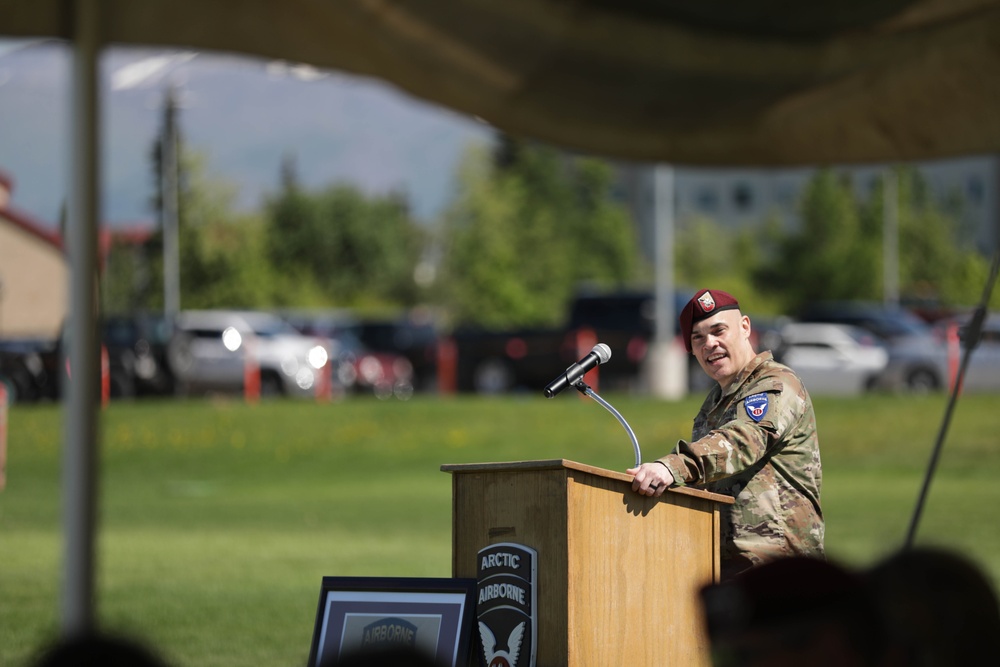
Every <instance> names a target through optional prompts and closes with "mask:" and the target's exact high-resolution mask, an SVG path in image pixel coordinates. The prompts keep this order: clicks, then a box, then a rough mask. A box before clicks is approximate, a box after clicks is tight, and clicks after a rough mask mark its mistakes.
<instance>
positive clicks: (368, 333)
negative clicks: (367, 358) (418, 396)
mask: <svg viewBox="0 0 1000 667" xmlns="http://www.w3.org/2000/svg"><path fill="white" fill-rule="evenodd" d="M347 328H348V329H349V330H350V331H352V332H353V333H354V335H355V336H356V337H357V339H358V340H359V341H360V342H361V343H362V344H363V345H364V346H365V348H367V349H368V350H370V351H371V352H375V353H385V354H391V355H400V356H403V357H405V358H406V359H407V360H408V361H409V363H410V365H411V367H412V368H413V384H414V386H416V387H419V388H421V389H424V390H426V389H432V388H434V386H435V384H436V379H437V343H438V331H437V328H436V327H435V326H434V324H433V322H431V321H430V320H429V319H421V318H418V317H415V316H412V315H410V316H401V317H386V318H362V319H359V320H358V321H357V322H355V323H354V324H353V325H350V326H349V327H347Z"/></svg>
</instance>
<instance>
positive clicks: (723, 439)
mask: <svg viewBox="0 0 1000 667" xmlns="http://www.w3.org/2000/svg"><path fill="white" fill-rule="evenodd" d="M764 397H766V411H764V412H763V414H760V412H761V409H760V408H761V407H762V404H763V403H764ZM755 406H756V410H755ZM754 411H756V413H757V415H756V416H754V415H753V414H752V413H753V412H754ZM678 451H679V453H677V454H669V455H667V456H664V457H663V458H661V459H659V461H660V462H661V463H663V464H664V465H666V466H667V468H669V469H670V472H671V473H672V474H673V476H674V479H675V480H676V483H677V484H682V485H684V484H688V485H698V486H699V488H704V489H705V490H707V491H713V492H715V493H720V494H724V495H727V496H732V497H733V498H735V499H736V502H735V503H734V504H733V505H726V506H723V507H722V522H721V523H722V525H721V535H720V537H721V543H722V548H721V559H722V576H723V578H727V577H729V576H732V575H733V574H736V573H738V572H740V571H742V570H744V569H746V568H747V567H751V566H753V565H758V564H760V563H763V562H766V561H769V560H773V559H775V558H779V557H783V556H792V555H807V556H816V557H822V556H823V531H824V525H823V512H822V510H821V509H820V505H819V493H820V484H821V477H822V473H821V466H820V457H819V441H818V440H817V437H816V416H815V414H814V413H813V406H812V401H811V399H810V398H809V394H808V392H807V391H806V389H805V388H804V387H803V386H802V383H801V382H800V381H799V379H798V377H796V375H795V374H794V373H793V372H792V370H791V369H790V368H788V367H787V366H783V365H781V364H779V363H778V362H776V361H774V359H773V357H772V355H771V353H770V352H763V353H761V354H758V355H757V356H756V357H754V359H753V360H752V361H751V362H750V363H749V364H747V366H746V367H745V368H744V369H743V370H741V371H740V372H739V373H738V374H737V376H736V378H735V379H734V380H733V383H732V384H731V385H730V392H729V393H727V394H726V395H722V389H721V387H719V386H718V385H716V386H715V387H714V388H713V389H712V391H711V392H710V393H709V395H708V398H706V399H705V402H704V403H703V404H702V406H701V410H700V411H699V412H698V416H697V417H696V418H695V421H694V428H693V430H692V442H690V443H688V442H685V441H683V440H681V441H680V442H679V443H678Z"/></svg>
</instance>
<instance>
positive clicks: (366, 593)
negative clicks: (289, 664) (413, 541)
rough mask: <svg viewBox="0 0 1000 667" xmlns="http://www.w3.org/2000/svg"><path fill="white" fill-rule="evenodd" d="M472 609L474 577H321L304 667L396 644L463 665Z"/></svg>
mask: <svg viewBox="0 0 1000 667" xmlns="http://www.w3.org/2000/svg"><path fill="white" fill-rule="evenodd" d="M475 615H476V580H475V579H425V578H401V577H389V578H385V577H323V584H322V587H321V588H320V594H319V607H318V609H317V610H316V625H315V628H314V630H313V638H312V646H311V648H310V650H309V663H308V667H319V665H320V664H322V663H324V662H330V661H333V660H335V659H336V658H339V657H340V656H342V655H344V654H345V653H349V652H351V651H357V650H361V649H367V648H380V647H383V646H397V645H400V644H402V645H404V646H411V647H414V648H416V649H418V650H420V651H423V652H424V653H426V654H428V655H430V656H431V657H433V658H434V659H436V660H437V661H438V662H439V663H441V664H442V665H450V666H451V667H464V666H465V665H467V664H468V662H469V650H470V645H471V637H472V629H473V622H474V620H475Z"/></svg>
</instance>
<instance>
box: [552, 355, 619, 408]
mask: <svg viewBox="0 0 1000 667" xmlns="http://www.w3.org/2000/svg"><path fill="white" fill-rule="evenodd" d="M610 358H611V348H610V347H608V346H607V345H605V344H604V343H598V344H597V345H595V346H594V348H593V349H592V350H591V351H590V352H588V353H587V356H585V357H584V358H583V359H581V360H580V361H578V362H576V363H575V364H571V365H570V367H569V368H567V369H566V370H565V371H564V372H563V373H562V374H560V375H559V377H557V378H556V379H555V380H553V381H552V382H550V383H549V385H548V386H547V387H545V397H546V398H552V397H553V396H555V395H556V394H558V393H559V392H561V391H562V390H563V389H565V388H566V387H569V386H571V385H574V384H576V383H577V382H579V381H580V378H582V377H583V376H584V375H585V374H586V373H587V371H589V370H590V369H592V368H594V367H595V366H597V365H599V364H606V363H607V362H608V359H610Z"/></svg>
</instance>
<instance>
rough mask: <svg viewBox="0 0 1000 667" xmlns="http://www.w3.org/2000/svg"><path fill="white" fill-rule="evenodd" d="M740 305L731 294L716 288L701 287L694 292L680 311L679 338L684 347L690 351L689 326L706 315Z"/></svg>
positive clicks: (732, 308)
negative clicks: (681, 339) (682, 340)
mask: <svg viewBox="0 0 1000 667" xmlns="http://www.w3.org/2000/svg"><path fill="white" fill-rule="evenodd" d="M739 307H740V302H739V301H737V300H736V299H735V298H734V297H733V296H732V295H731V294H726V293H725V292H722V291H720V290H717V289H702V290H698V291H697V292H695V293H694V296H693V297H691V300H690V301H688V302H687V305H686V306H684V310H682V311H681V318H680V319H681V338H683V339H684V349H686V350H687V351H688V353H690V352H691V327H693V326H694V323H695V322H700V321H701V320H703V319H705V318H706V317H711V316H712V315H715V314H716V313H718V312H721V311H723V310H734V309H738V308H739Z"/></svg>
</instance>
